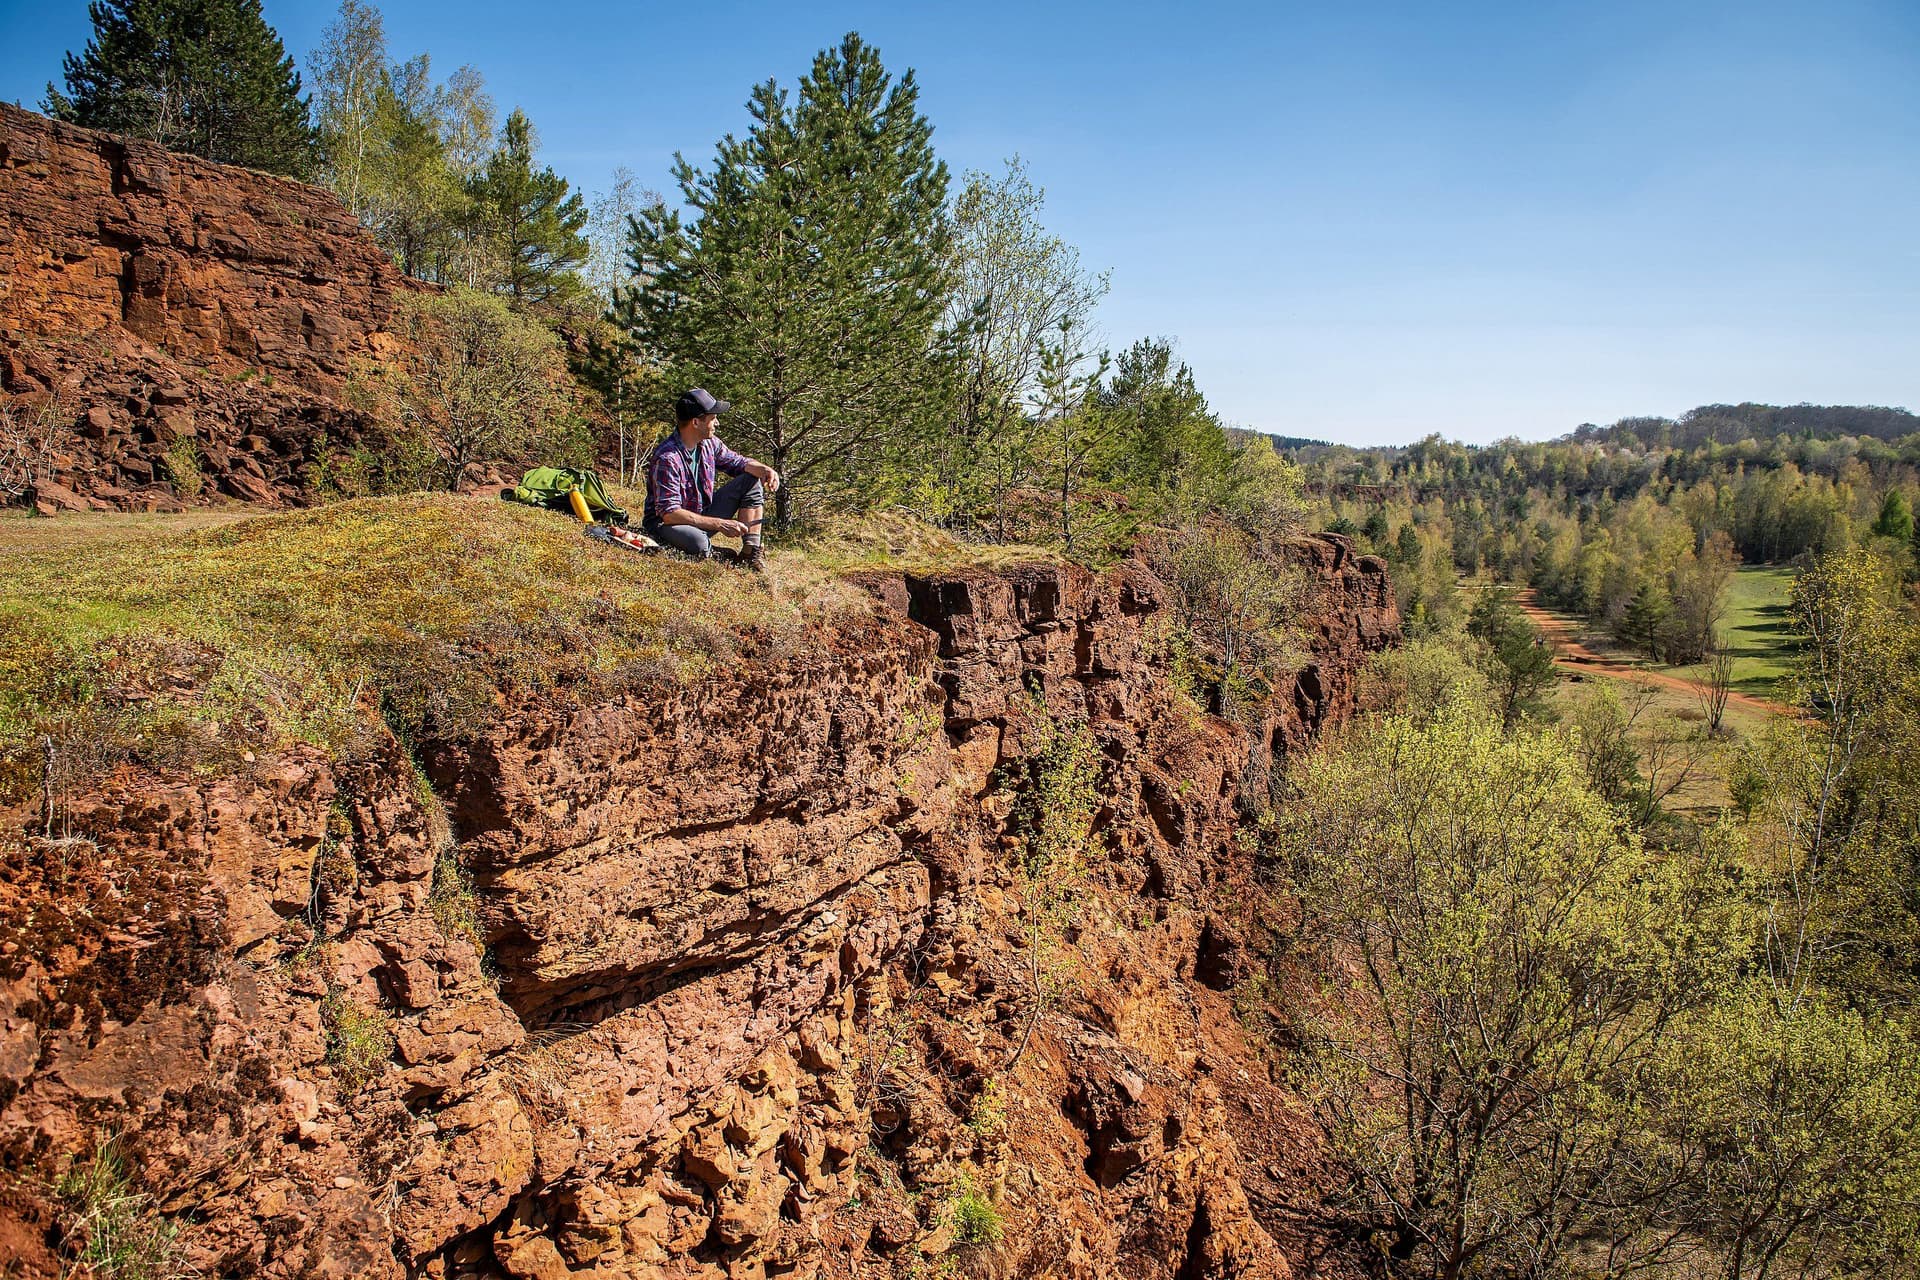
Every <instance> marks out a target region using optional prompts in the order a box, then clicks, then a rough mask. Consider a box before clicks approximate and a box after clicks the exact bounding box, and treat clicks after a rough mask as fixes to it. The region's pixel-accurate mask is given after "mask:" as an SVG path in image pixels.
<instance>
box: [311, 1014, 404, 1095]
mask: <svg viewBox="0 0 1920 1280" xmlns="http://www.w3.org/2000/svg"><path fill="white" fill-rule="evenodd" d="M320 1026H321V1029H322V1030H323V1031H324V1032H325V1033H326V1037H327V1065H329V1066H331V1067H332V1068H333V1071H334V1077H335V1078H336V1079H338V1080H339V1081H340V1086H341V1088H342V1089H343V1090H344V1091H345V1092H347V1093H350V1094H351V1093H358V1092H359V1091H360V1089H361V1088H362V1087H363V1086H365V1085H366V1084H367V1083H369V1082H370V1081H372V1080H373V1079H374V1078H375V1077H377V1076H378V1075H380V1073H381V1072H383V1071H385V1070H386V1069H387V1061H388V1059H390V1058H391V1057H392V1056H393V1020H392V1019H391V1018H389V1017H388V1016H387V1012H386V1010H384V1009H381V1008H377V1007H376V1008H372V1009H369V1008H366V1007H365V1006H363V1005H360V1004H358V1003H356V1002H355V1001H354V1000H352V999H351V998H350V997H348V996H347V995H346V994H344V993H343V992H340V991H331V992H328V993H327V997H326V999H324V1000H322V1001H321V1002H320Z"/></svg>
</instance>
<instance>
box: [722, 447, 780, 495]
mask: <svg viewBox="0 0 1920 1280" xmlns="http://www.w3.org/2000/svg"><path fill="white" fill-rule="evenodd" d="M714 443H715V444H717V445H719V446H720V451H719V454H718V455H717V456H716V458H715V461H716V462H718V463H719V464H720V469H721V470H722V471H727V472H731V473H732V474H734V475H736V476H752V477H753V478H754V479H756V480H758V481H759V482H760V483H761V484H764V485H765V486H766V487H767V492H768V493H776V492H778V491H779V489H780V473H779V472H778V471H775V470H774V469H773V468H772V467H770V466H768V465H767V464H766V463H764V462H755V461H754V460H753V459H752V458H749V457H748V456H747V455H746V454H744V453H735V452H734V451H733V450H731V449H729V448H727V445H726V442H725V441H723V440H720V439H718V438H717V437H716V438H715V440H714Z"/></svg>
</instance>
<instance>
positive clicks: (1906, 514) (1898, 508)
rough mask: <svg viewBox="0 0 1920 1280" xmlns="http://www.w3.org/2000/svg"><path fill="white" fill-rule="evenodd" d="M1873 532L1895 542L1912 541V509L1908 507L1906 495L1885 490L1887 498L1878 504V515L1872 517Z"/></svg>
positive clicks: (1895, 490) (1893, 490) (1897, 491)
mask: <svg viewBox="0 0 1920 1280" xmlns="http://www.w3.org/2000/svg"><path fill="white" fill-rule="evenodd" d="M1873 531H1874V533H1875V534H1877V535H1879V536H1880V537H1882V538H1892V539H1893V540H1894V541H1896V542H1903V543H1904V542H1911V541H1912V540H1913V508H1912V507H1911V506H1909V505H1908V503H1907V495H1906V494H1904V493H1902V492H1900V491H1899V490H1898V489H1889V490H1887V496H1886V497H1885V498H1883V499H1882V500H1881V502H1880V514H1879V515H1878V516H1876V517H1874V521H1873Z"/></svg>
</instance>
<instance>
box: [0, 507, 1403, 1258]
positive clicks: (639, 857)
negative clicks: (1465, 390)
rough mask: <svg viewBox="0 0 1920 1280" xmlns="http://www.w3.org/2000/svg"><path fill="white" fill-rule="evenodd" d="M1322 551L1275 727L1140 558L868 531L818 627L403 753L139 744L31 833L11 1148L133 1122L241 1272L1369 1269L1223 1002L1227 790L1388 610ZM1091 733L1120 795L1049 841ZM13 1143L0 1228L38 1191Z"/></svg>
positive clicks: (1228, 943)
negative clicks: (841, 614)
mask: <svg viewBox="0 0 1920 1280" xmlns="http://www.w3.org/2000/svg"><path fill="white" fill-rule="evenodd" d="M1287 556H1288V558H1289V559H1290V560H1291V562H1292V563H1293V564H1294V565H1295V566H1297V567H1298V568H1299V569H1300V570H1301V571H1303V572H1304V573H1305V574H1306V575H1307V578H1308V581H1309V583H1310V585H1311V587H1312V593H1311V595H1312V600H1313V604H1312V605H1311V607H1310V608H1309V609H1308V611H1307V613H1306V615H1305V617H1304V618H1303V622H1304V623H1305V624H1306V625H1305V626H1304V628H1303V630H1304V632H1305V637H1306V642H1307V645H1308V648H1309V649H1310V651H1311V660H1310V662H1309V664H1308V665H1307V666H1306V668H1305V669H1304V670H1302V671H1301V672H1300V673H1299V674H1298V676H1297V677H1296V679H1295V681H1294V684H1293V687H1292V688H1291V689H1290V690H1288V691H1287V693H1286V695H1285V696H1282V697H1279V698H1276V699H1275V704H1274V708H1273V710H1272V712H1271V713H1270V715H1269V716H1268V718H1267V719H1266V720H1265V721H1264V722H1263V723H1258V724H1255V725H1253V726H1252V727H1251V730H1249V728H1248V727H1247V726H1244V725H1238V724H1229V723H1228V722H1226V721H1223V720H1219V719H1217V718H1214V717H1211V716H1208V715H1206V714H1205V713H1204V712H1202V711H1201V710H1199V709H1198V708H1196V707H1194V706H1193V705H1192V704H1191V703H1190V702H1188V701H1187V700H1186V699H1185V698H1184V697H1183V696H1182V695H1181V694H1179V692H1178V691H1177V690H1175V689H1173V688H1172V687H1171V686H1170V685H1169V684H1168V682H1167V680H1166V678H1165V671H1164V667H1163V666H1162V664H1161V663H1160V656H1161V654H1162V652H1163V647H1164V644H1165V641H1166V635H1167V621H1168V618H1167V608H1166V599H1165V592H1164V588H1163V587H1162V586H1161V584H1160V583H1159V582H1158V581H1157V580H1156V579H1155V578H1154V577H1153V576H1152V575H1151V574H1150V573H1148V572H1147V571H1146V570H1145V569H1144V568H1143V567H1142V566H1140V565H1137V564H1128V565H1123V566H1121V567H1120V568H1118V569H1115V570H1113V571H1111V572H1109V573H1106V574H1102V575H1093V574H1089V573H1086V572H1083V571H1079V570H1072V569H1066V568H1029V569H1020V570H1011V571H1007V572H1004V573H985V572H980V573H967V574H956V575H952V576H933V577H914V576H903V575H883V576H876V577H873V578H871V579H869V581H868V585H869V587H870V589H871V591H872V593H873V595H874V597H875V600H876V604H875V606H874V608H873V610H872V612H871V614H870V615H860V616H855V617H849V618H846V619H843V620H842V621H841V622H839V623H838V624H836V626H835V628H834V629H833V630H832V631H831V632H830V633H822V634H809V635H807V636H803V637H796V638H795V639H794V640H793V642H792V643H791V645H789V646H787V647H785V648H780V649H774V650H768V651H763V652H758V653H750V654H745V655H743V656H742V657H741V658H740V659H739V660H738V661H736V662H734V663H731V664H729V665H728V666H727V667H726V668H725V669H722V670H715V671H713V672H711V673H709V674H707V675H705V676H703V677H701V678H698V679H692V680H685V681H682V682H678V683H660V684H657V685H648V686H643V687H634V688H631V689H629V690H628V691H627V692H624V693H620V694H617V695H609V696H606V697H603V698H600V699H598V700H595V701H591V702H588V703H586V704H584V705H571V704H569V705H555V706H552V707H550V708H544V709H542V708H535V709H530V710H525V711H517V712H513V713H510V714H503V716H502V717H501V719H500V720H499V722H498V723H497V724H496V725H495V726H494V727H493V728H492V729H491V730H490V731H488V732H487V733H486V734H485V735H484V736H483V737H482V738H480V739H479V740H475V741H462V742H441V743H428V744H422V746H421V748H420V754H419V756H418V759H417V764H416V762H415V761H412V760H409V759H408V758H407V757H406V756H405V754H404V753H403V752H402V751H401V750H400V748H399V746H398V744H396V743H395V742H394V741H393V740H392V739H391V737H390V736H388V735H386V734H385V733H384V731H382V730H380V729H379V728H378V727H377V726H372V727H370V728H369V731H368V735H367V738H366V740H365V742H364V743H363V744H362V746H361V748H360V749H358V750H356V751H354V752H349V753H346V755H345V756H344V757H340V758H335V759H331V760H329V759H323V758H321V757H319V756H318V755H314V754H302V753H293V754H289V755H286V756H283V757H279V758H276V759H272V760H260V761H254V762H251V763H250V764H249V766H248V768H247V769H246V770H245V771H243V772H240V773H237V774H235V775H233V776H229V777H224V778H219V779H204V778H202V779H168V778H160V777H153V776H140V777H133V776H127V775H123V776H121V778H120V779H119V780H118V783H117V784H116V785H115V786H114V787H112V788H108V789H105V790H103V791H101V792H100V793H99V794H97V795H96V796H94V797H93V798H92V799H91V801H89V802H88V803H85V804H79V805H76V807H75V820H74V826H75V829H76V832H77V833H84V834H85V835H87V836H89V837H91V838H92V839H93V840H94V841H95V842H97V847H95V845H82V844H77V843H72V842H68V843H65V844H61V843H57V842H56V843H48V842H46V841H25V840H12V841H9V842H8V843H7V844H6V845H5V849H6V855H5V861H4V865H3V866H0V919H4V920H7V921H10V922H24V923H19V924H13V923H10V924H9V925H8V926H6V927H5V928H4V929H0V1106H3V1107H4V1110H3V1111H0V1149H3V1150H4V1155H5V1161H6V1164H7V1167H9V1168H13V1169H22V1170H32V1171H37V1172H40V1173H41V1174H42V1176H47V1177H51V1176H52V1171H53V1170H55V1169H56V1168H57V1166H58V1165H59V1164H60V1163H61V1161H62V1160H63V1158H65V1157H67V1156H69V1155H71V1154H73V1153H76V1152H81V1151H85V1150H88V1149H91V1148H92V1147H93V1146H94V1145H95V1144H97V1143H99V1142H100V1141H102V1140H103V1138H104V1136H105V1135H107V1134H110V1133H117V1134H118V1135H120V1136H119V1138H118V1145H119V1147H120V1148H121V1150H122V1151H123V1153H124V1154H125V1155H126V1157H127V1158H128V1160H129V1162H130V1164H131V1166H132V1168H133V1169H134V1171H135V1173H136V1175H137V1181H138V1185H139V1186H140V1187H141V1188H143V1189H144V1190H145V1191H146V1192H147V1193H148V1194H150V1195H151V1196H152V1197H153V1202H154V1205H155V1207H156V1208H157V1209H159V1210H161V1211H164V1212H165V1213H168V1214H170V1215H174V1216H175V1218H176V1219H177V1220H179V1221H183V1222H189V1223H191V1225H190V1226H188V1227H187V1228H186V1234H185V1236H184V1237H183V1239H185V1240H186V1241H187V1242H188V1243H189V1245H190V1247H191V1249H192V1251H193V1260H194V1262H195V1263H196V1265H198V1266H200V1267H201V1268H202V1269H203V1270H204V1271H205V1272H206V1273H207V1274H222V1275H249V1274H255V1275H269V1276H287V1277H293V1276H314V1275H318V1276H348V1275H386V1276H423V1275H424V1276H514V1277H540V1278H543V1280H544V1278H547V1277H557V1276H565V1275H573V1274H591V1275H609V1276H621V1275H630V1276H681V1277H693V1276H700V1277H721V1276H729V1277H756V1278H758V1277H764V1276H773V1275H792V1276H809V1277H840V1276H847V1277H852V1276H877V1275H899V1276H906V1275H927V1274H981V1275H1007V1276H1012V1275H1034V1276H1039V1275H1050V1276H1089V1277H1091V1276H1130V1277H1155V1276H1157V1277H1166V1278H1168V1280H1172V1278H1173V1277H1182V1278H1189V1277H1227V1276H1236V1277H1250V1276H1269V1277H1279V1276H1286V1275H1289V1274H1292V1273H1293V1272H1294V1271H1295V1270H1296V1269H1299V1270H1302V1271H1304V1270H1305V1267H1304V1265H1303V1264H1305V1263H1306V1262H1307V1260H1308V1259H1309V1258H1311V1259H1312V1260H1313V1261H1312V1264H1311V1265H1312V1267H1313V1268H1314V1269H1315V1271H1314V1273H1315V1274H1339V1273H1341V1271H1342V1267H1343V1264H1342V1263H1341V1261H1340V1257H1341V1255H1340V1251H1339V1249H1338V1247H1335V1246H1334V1245H1331V1244H1329V1242H1328V1241H1327V1240H1325V1239H1323V1238H1321V1237H1319V1236H1317V1235H1315V1234H1314V1229H1313V1227H1312V1221H1313V1214H1312V1212H1311V1210H1312V1208H1313V1207H1314V1206H1315V1204H1316V1203H1317V1188H1318V1183H1317V1181H1316V1176H1315V1172H1314V1160H1315V1155H1314V1150H1313V1146H1312V1144H1311V1143H1310V1142H1309V1141H1307V1140H1306V1138H1305V1136H1304V1134H1305V1130H1304V1128H1303V1126H1302V1125H1301V1123H1300V1120H1299V1114H1300V1113H1299V1109H1298V1103H1297V1100H1295V1099H1293V1098H1292V1097H1291V1096H1290V1095H1289V1094H1288V1093H1287V1092H1286V1091H1285V1090H1284V1089H1283V1088H1282V1087H1280V1086H1279V1085H1277V1084H1276V1083H1275V1082H1274V1079H1273V1076H1272V1074H1271V1072H1270V1069H1269V1067H1268V1065H1267V1063H1266V1059H1265V1058H1264V1057H1263V1050H1262V1048H1261V1046H1260V1045H1259V1044H1258V1043H1256V1042H1254V1041H1252V1040H1250V1039H1249V1037H1248V1033H1247V1032H1246V1030H1245V1028H1244V1027H1243V1026H1242V1023H1241V1020H1240V1018H1239V1016H1237V1014H1236V1001H1245V1000H1246V999H1248V998H1249V993H1250V992H1251V991H1254V990H1255V988H1254V987H1252V986H1250V982H1249V980H1250V977H1251V975H1252V974H1254V973H1255V972H1257V971H1258V970H1259V969H1260V966H1261V961H1260V957H1259V956H1258V955H1257V954H1256V949H1255V948H1253V947H1251V946H1250V945H1249V943H1250V937H1251V934H1250V930H1255V931H1257V930H1258V928H1260V927H1261V922H1260V921H1257V920H1250V919H1248V918H1247V904H1248V903H1249V902H1251V901H1252V900H1253V897H1254V895H1253V894H1252V893H1251V888H1252V885H1253V882H1254V878H1255V866H1254V855H1253V853H1252V852H1251V851H1250V850H1249V849H1248V848H1247V847H1245V846H1246V842H1245V840H1244V838H1243V833H1244V830H1245V827H1244V824H1243V823H1242V821H1241V820H1240V818H1239V817H1238V816H1237V814H1236V811H1235V807H1236V803H1259V802H1263V801H1264V792H1263V794H1262V795H1261V796H1258V797H1252V796H1247V795H1244V794H1243V790H1242V787H1243V779H1245V778H1247V777H1248V776H1250V770H1249V764H1250V762H1258V763H1262V764H1264V763H1265V759H1264V757H1265V755H1266V753H1267V752H1269V751H1270V749H1271V748H1272V747H1273V746H1274V745H1275V744H1277V745H1278V746H1279V747H1280V748H1281V749H1282V750H1289V749H1292V748H1293V747H1295V746H1297V745H1299V744H1301V743H1303V742H1305V741H1306V740H1307V739H1308V738H1309V737H1310V736H1311V735H1312V734H1313V733H1314V732H1315V731H1316V730H1317V729H1319V728H1320V727H1322V726H1323V725H1325V724H1327V723H1330V722H1332V721H1334V720H1337V719H1338V718H1339V717H1341V716H1342V715H1344V714H1345V713H1346V711H1347V710H1348V709H1349V708H1350V707H1351V700H1352V688H1353V677H1354V674H1355V672H1356V670H1357V668H1358V666H1359V664H1360V663H1361V662H1362V661H1363V660H1364V658H1365V657H1366V655H1367V653H1368V652H1370V651H1371V650H1373V649H1377V648H1379V647H1381V646H1383V645H1385V644H1388V643H1390V642H1392V640H1393V639H1394V638H1395V637H1396V636H1397V633H1398V619H1397V617H1396V615H1395V612H1394V606H1393V595H1392V592H1391V590H1390V589H1389V585H1388V583H1387V579H1386V575H1385V572H1384V569H1383V567H1382V565H1381V564H1380V563H1379V562H1378V561H1377V560H1374V559H1372V558H1370V557H1360V558H1356V557H1355V556H1354V555H1353V553H1352V548H1351V545H1350V544H1349V543H1347V542H1346V541H1345V540H1343V539H1339V538H1333V537H1323V538H1319V539H1312V540H1307V541H1304V542H1301V543H1299V544H1296V545H1294V546H1292V547H1290V548H1289V549H1288V550H1287ZM1063 734H1070V736H1074V737H1075V738H1076V740H1083V741H1085V742H1086V743H1088V744H1090V746H1091V748H1092V749H1091V751H1090V752H1089V753H1088V754H1087V756H1086V757H1085V759H1084V763H1085V764H1086V766H1087V768H1088V769H1090V770H1091V773H1090V775H1089V778H1090V784H1091V786H1092V788H1093V790H1092V794H1093V796H1095V797H1096V799H1097V806H1098V808H1097V814H1096V816H1095V819H1094V835H1093V838H1092V840H1091V841H1090V842H1089V843H1088V845H1087V847H1086V849H1085V850H1084V851H1083V852H1081V853H1080V854H1079V855H1077V857H1076V858H1075V859H1074V860H1073V861H1072V862H1071V863H1058V864H1055V865H1053V866H1052V867H1051V868H1050V869H1049V874H1048V877H1045V878H1042V879H1040V880H1036V878H1035V877H1034V876H1033V875H1031V874H1030V872H1031V869H1032V866H1033V863H1032V862H1031V858H1032V857H1033V847H1032V842H1033V841H1034V840H1035V839H1036V838H1037V837H1036V836H1035V834H1034V830H1035V829H1034V827H1033V825H1032V822H1031V818H1032V811H1031V805H1032V804H1033V802H1034V801H1033V797H1034V794H1035V793H1034V792H1033V790H1032V788H1031V786H1030V785H1029V784H1030V782H1031V779H1032V777H1033V776H1034V774H1033V770H1034V769H1035V768H1037V767H1039V766H1040V765H1042V764H1043V763H1044V760H1045V753H1047V752H1048V751H1051V750H1053V749H1054V746H1057V744H1058V742H1060V741H1061V740H1063V739H1062V735H1063ZM416 768H418V769H419V770H421V772H422V775H423V780H422V781H416V773H415V770H416ZM1254 772H1258V771H1257V770H1256V771H1254ZM1023 780H1024V781H1023ZM429 787H430V789H429ZM1023 813H1024V814H1026V815H1027V816H1026V818H1024V819H1023V817H1022V815H1023ZM15 817H16V819H18V821H16V822H15V823H14V824H13V825H14V826H15V828H16V829H18V828H19V827H22V826H24V824H25V820H26V819H25V816H24V815H15ZM456 862H457V863H458V864H459V865H462V866H464V867H465V868H467V870H468V873H469V874H470V875H471V876H472V878H473V882H474V886H475V892H474V900H475V904H476V905H475V908H474V914H475V916H476V917H477V926H478V929H477V933H478V935H479V936H478V937H477V938H476V937H471V936H469V935H468V925H467V924H466V923H465V921H464V919H463V916H462V912H461V910H460V909H459V903H460V901H461V895H460V894H459V893H458V892H457V876H456V875H455V873H454V870H453V868H454V866H455V864H456ZM1043 901H1052V902H1054V903H1055V904H1056V905H1060V904H1064V906H1065V909H1063V910H1060V911H1058V912H1057V913H1055V914H1053V915H1048V914H1046V912H1045V911H1044V910H1043V909H1042V907H1043ZM479 943H484V948H485V949H484V952H483V951H482V949H481V947H480V946H479V945H477V944H479ZM369 1028H370V1029H369ZM362 1047H364V1048H365V1049H366V1050H367V1052H365V1053H364V1054H361V1055H360V1056H359V1057H356V1056H355V1053H354V1052H353V1051H354V1050H356V1049H358V1048H362ZM24 1185H28V1184H16V1186H15V1187H14V1188H13V1189H12V1190H11V1191H0V1242H4V1241H7V1240H15V1241H32V1240H36V1239H39V1238H41V1237H40V1236H39V1235H38V1234H37V1233H39V1232H40V1231H41V1230H42V1229H43V1227H44V1225H45V1222H44V1215H45V1213H46V1209H45V1207H44V1206H43V1205H41V1204H38V1203H36V1202H35V1201H34V1200H33V1198H32V1196H30V1195H27V1194H26V1193H24V1192H23V1191H21V1189H20V1188H21V1186H24ZM986 1204H992V1205H994V1206H997V1209H996V1210H995V1212H996V1213H997V1214H998V1215H999V1221H998V1222H997V1223H992V1222H987V1221H984V1220H983V1219H982V1218H981V1217H980V1216H979V1213H978V1210H979V1207H980V1206H982V1205H986ZM20 1252H21V1257H22V1259H23V1260H22V1261H21V1262H20V1263H19V1264H18V1266H19V1268H20V1270H21V1272H23V1273H25V1274H34V1273H35V1269H36V1268H40V1269H42V1270H46V1269H50V1268H51V1267H52V1266H53V1258H52V1256H51V1255H50V1254H48V1253H46V1251H45V1250H44V1249H42V1250H41V1251H40V1253H39V1254H33V1253H32V1252H31V1251H30V1250H28V1249H26V1248H24V1247H23V1248H22V1249H21V1251H20Z"/></svg>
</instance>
